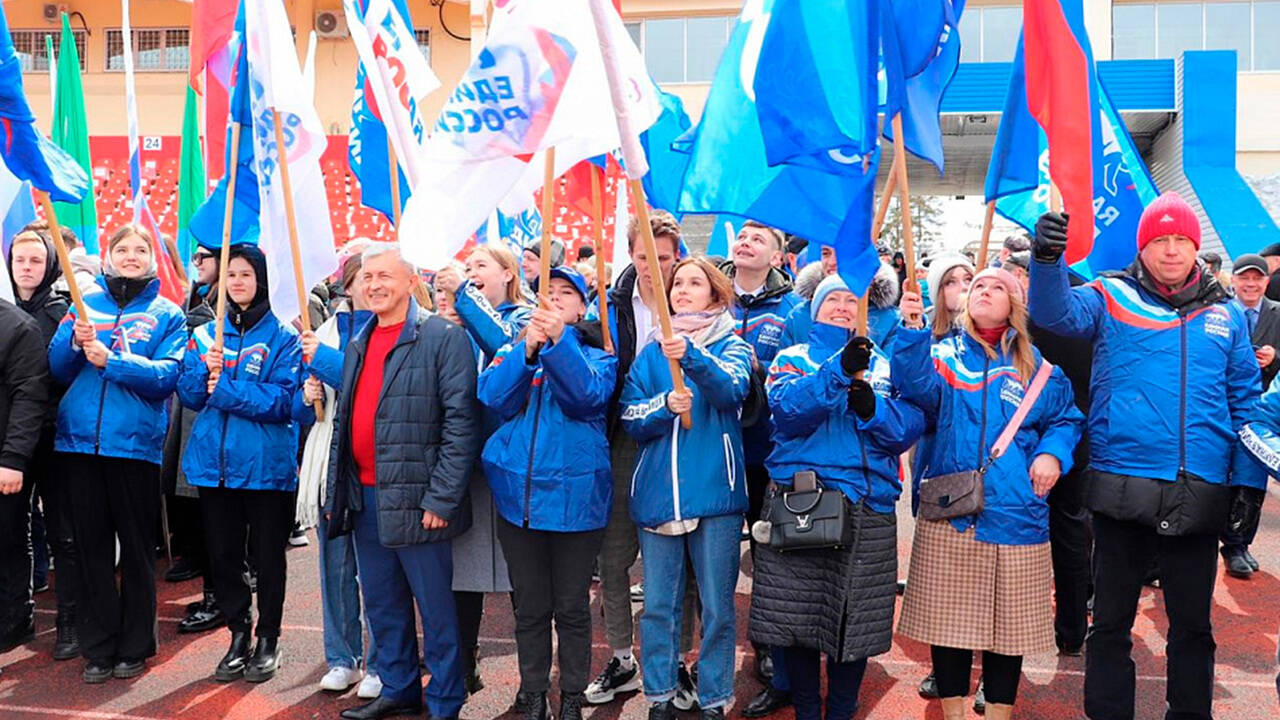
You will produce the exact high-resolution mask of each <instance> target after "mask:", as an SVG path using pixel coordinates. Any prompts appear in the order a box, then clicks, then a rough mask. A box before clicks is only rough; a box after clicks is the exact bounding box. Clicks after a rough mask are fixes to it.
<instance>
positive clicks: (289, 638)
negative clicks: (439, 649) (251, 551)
mask: <svg viewBox="0 0 1280 720" xmlns="http://www.w3.org/2000/svg"><path fill="white" fill-rule="evenodd" d="M1270 494H1271V496H1272V497H1271V498H1270V500H1269V501H1268V503H1267V505H1266V507H1265V508H1264V511H1263V519H1262V526H1261V529H1260V531H1259V533H1258V538H1257V541H1256V542H1255V544H1254V545H1253V553H1254V555H1255V556H1256V557H1257V558H1258V560H1259V561H1260V562H1261V564H1262V571H1261V572H1260V573H1256V574H1255V575H1254V576H1253V578H1252V579H1249V580H1236V579H1234V578H1229V577H1227V576H1226V575H1225V574H1222V573H1220V575H1219V580H1218V584H1217V587H1216V592H1215V595H1214V607H1213V624H1214V628H1215V631H1216V638H1217V643H1218V654H1217V683H1216V692H1215V695H1216V700H1215V705H1214V716H1215V718H1217V720H1253V719H1255V718H1276V717H1280V705H1278V704H1277V692H1276V673H1277V666H1276V665H1277V664H1276V644H1277V629H1278V628H1280V487H1277V486H1274V485H1273V489H1272V490H1271V492H1270ZM899 508H900V512H899V515H900V519H901V521H900V523H899V538H900V542H899V552H900V573H899V574H900V576H903V575H905V573H906V559H907V556H908V553H909V551H910V544H911V542H910V538H911V529H912V523H911V519H910V517H909V515H908V513H907V512H906V509H905V508H906V503H905V502H903V503H899ZM312 537H313V539H314V534H313V535H312ZM744 548H745V545H744ZM288 560H289V571H288V572H289V578H288V601H287V603H286V606H285V625H284V629H283V636H282V639H281V643H282V647H283V648H284V651H285V661H284V667H283V668H282V670H281V672H280V674H279V675H277V677H276V678H275V679H273V680H272V681H270V682H267V683H264V684H261V685H252V684H249V683H246V682H243V681H240V682H234V683H230V684H223V683H219V682H216V681H214V680H213V677H212V674H213V668H214V666H215V665H216V664H217V662H218V660H219V658H220V657H221V656H222V654H223V652H225V650H226V644H227V641H228V638H229V635H228V633H227V631H226V630H225V629H219V630H215V631H212V632H210V633H207V634H204V635H195V636H192V635H178V634H177V623H178V621H179V620H180V619H181V617H182V615H183V611H184V606H185V605H186V604H187V603H188V602H191V601H194V600H197V599H199V596H200V581H199V580H198V579H197V580H193V581H189V582H185V583H178V584H170V583H165V582H161V583H160V589H159V593H160V595H159V615H160V618H159V640H160V651H159V655H158V656H157V657H155V658H152V660H151V661H150V666H149V669H148V671H147V672H146V673H145V674H144V675H142V676H141V677H138V678H135V679H133V680H111V681H109V682H107V683H105V684H102V685H92V686H91V685H85V684H83V683H82V682H81V680H80V671H81V667H82V662H81V661H79V660H74V661H67V662H60V663H59V662H54V661H53V660H52V659H51V658H50V652H51V650H52V648H53V634H54V630H53V617H54V615H53V593H52V592H46V593H43V594H41V595H39V596H38V598H37V606H38V609H37V616H36V623H37V633H38V635H37V637H36V639H35V641H34V642H32V643H30V644H28V645H26V646H24V647H21V648H18V649H16V650H13V651H12V652H9V653H7V654H5V655H0V668H2V669H3V674H0V720H17V719H23V720H25V719H28V718H30V719H32V720H36V719H39V718H86V719H88V720H170V719H182V720H206V719H207V720H220V719H223V718H225V719H227V720H302V719H304V718H337V717H338V713H339V711H340V710H342V709H343V708H346V707H349V706H352V705H355V704H358V703H359V702H362V701H358V700H357V699H356V698H355V692H354V689H353V690H352V691H351V692H349V693H346V694H333V693H327V692H324V691H322V690H320V689H319V681H320V677H321V675H323V674H324V672H325V670H326V668H325V665H324V653H323V646H322V642H321V627H320V626H321V612H320V601H319V579H318V575H317V566H316V550H315V545H314V542H313V544H312V545H310V546H308V547H305V548H294V549H291V550H290V551H289V553H288ZM166 567H167V564H166V561H164V560H160V561H158V563H157V575H161V574H163V572H164V570H165V569H166ZM639 570H640V568H639V564H637V567H636V568H635V576H636V578H637V579H639ZM54 582H56V573H55V579H54ZM656 590H658V589H657V588H648V591H650V592H653V591H656ZM750 592H751V579H750V565H749V560H748V559H746V558H745V557H744V563H743V574H742V576H741V577H740V581H739V585H738V597H737V606H738V637H739V652H738V672H737V680H736V683H737V685H736V700H735V704H734V708H735V709H732V710H731V712H730V716H731V717H738V716H739V714H738V710H739V709H740V708H742V707H744V706H745V705H746V704H747V703H748V702H749V701H750V699H751V698H752V697H754V696H755V694H756V693H757V692H758V691H759V689H760V685H759V683H758V682H757V680H756V678H755V675H754V672H753V671H752V666H753V663H752V657H753V655H752V651H751V647H750V644H749V643H748V642H747V641H746V617H747V608H748V603H749V598H750ZM592 593H593V595H592V603H593V609H594V610H595V611H596V612H595V618H596V619H597V622H596V626H595V645H594V654H595V668H596V670H599V669H600V668H602V667H603V666H604V663H605V662H606V660H607V658H608V656H609V650H608V648H607V646H606V645H605V642H604V634H603V626H602V623H601V622H600V621H599V618H600V616H599V613H598V611H599V599H598V598H597V597H596V596H595V588H594V587H593V589H592ZM634 609H635V611H636V612H637V613H638V612H639V611H640V610H641V606H640V605H639V604H636V605H635V606H634ZM512 627H513V620H512V617H511V612H510V605H509V601H508V599H507V598H506V597H505V596H503V595H492V596H490V597H489V598H488V602H487V612H486V615H485V619H484V623H483V625H482V628H481V654H482V659H481V663H480V669H481V675H482V677H483V679H484V683H485V688H484V690H482V691H481V692H479V693H478V694H476V695H475V696H473V697H472V698H471V699H470V700H469V702H468V703H467V705H466V707H464V708H463V711H462V717H463V718H465V719H466V720H479V719H482V718H496V717H502V716H508V717H512V716H510V715H509V714H508V713H509V709H510V706H511V703H512V701H513V700H514V698H515V693H516V690H517V687H518V685H519V677H518V672H517V663H516V645H515V641H514V639H513V637H514V636H513V632H512ZM1167 630H1168V622H1167V621H1166V619H1165V615H1164V607H1163V601H1162V598H1161V595H1160V592H1159V591H1158V590H1154V589H1150V588H1148V589H1146V590H1144V592H1143V594H1142V599H1141V601H1140V603H1139V607H1138V618H1137V622H1136V624H1135V628H1134V650H1133V657H1134V661H1135V663H1136V664H1137V673H1138V705H1137V712H1136V717H1137V718H1160V717H1162V716H1163V713H1164V688H1165V681H1164V648H1165V636H1166V633H1167ZM928 664H929V652H928V648H927V647H925V646H923V645H921V644H920V643H917V642H914V641H911V640H908V639H906V638H902V637H901V636H899V637H898V638H897V640H896V641H895V643H894V647H893V650H892V651H891V652H889V653H888V654H885V655H881V656H879V657H877V658H874V659H872V661H871V663H870V666H869V668H868V670H867V675H866V679H865V681H864V682H863V686H862V691H861V699H860V700H861V708H860V710H859V713H858V716H857V717H859V718H895V719H896V718H928V719H930V720H940V719H941V718H942V710H941V708H940V707H939V705H938V703H937V702H929V701H925V700H922V699H921V698H919V697H918V696H917V695H916V686H917V684H918V683H919V681H920V679H921V678H922V677H923V676H924V675H925V674H926V673H927V672H928ZM976 674H977V669H976V668H975V675H976ZM1083 683H1084V659H1083V658H1071V657H1057V656H1053V655H1045V656H1035V657H1028V658H1027V659H1026V661H1025V664H1024V677H1023V681H1022V685H1021V688H1020V691H1019V701H1018V706H1017V708H1016V710H1015V713H1016V715H1017V716H1018V717H1021V718H1055V719H1058V718H1081V717H1083V716H1084V713H1083V710H1082V687H1083ZM646 710H647V704H646V703H645V701H644V698H643V697H641V696H639V695H631V696H629V697H626V698H625V699H624V698H620V699H619V700H618V701H617V702H615V703H612V704H610V705H604V706H599V707H595V708H589V709H588V710H587V712H586V715H587V717H589V718H593V719H594V720H615V719H627V720H631V719H636V720H638V719H640V718H644V717H645V716H646ZM686 717H688V718H692V717H696V716H694V715H686ZM773 717H774V718H776V720H791V719H792V713H791V712H790V711H789V710H787V711H783V712H779V713H777V714H776V715H774V716H773ZM973 717H977V716H976V715H973Z"/></svg>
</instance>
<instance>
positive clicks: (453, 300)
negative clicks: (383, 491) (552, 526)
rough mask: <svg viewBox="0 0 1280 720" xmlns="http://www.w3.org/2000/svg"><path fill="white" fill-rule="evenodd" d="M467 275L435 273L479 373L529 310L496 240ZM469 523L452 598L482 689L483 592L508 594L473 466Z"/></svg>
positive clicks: (468, 671)
mask: <svg viewBox="0 0 1280 720" xmlns="http://www.w3.org/2000/svg"><path fill="white" fill-rule="evenodd" d="M465 270H466V272H465V276H464V275H463V273H459V272H458V271H457V270H456V269H454V268H452V267H446V268H444V269H443V270H441V271H440V272H439V273H437V274H436V277H435V286H436V291H437V292H436V294H437V296H438V297H439V298H440V306H441V307H442V308H444V309H445V311H446V312H445V314H446V317H448V316H449V312H448V311H451V312H452V315H454V316H455V317H450V319H452V320H455V321H456V322H457V323H458V324H459V325H461V326H462V327H463V328H465V329H466V331H467V334H468V335H470V336H471V344H472V346H473V348H474V350H475V353H476V363H477V367H478V368H479V370H483V369H484V368H485V366H487V365H488V364H489V362H490V361H491V360H493V358H494V356H495V355H497V353H498V351H499V350H500V349H501V348H502V347H503V346H504V345H508V344H510V343H514V342H515V341H516V337H517V336H518V335H519V334H520V331H522V330H524V328H525V326H526V325H528V324H529V318H530V317H531V314H532V311H531V309H530V308H529V306H528V303H527V302H526V300H525V295H524V290H523V287H522V286H521V283H520V261H519V260H518V259H517V258H516V256H515V255H513V254H512V253H511V251H510V250H507V249H506V248H505V247H502V246H500V245H481V246H479V247H477V248H476V249H475V250H472V251H471V254H470V255H468V256H467V260H466V263H465ZM499 422H500V420H499V419H498V418H497V417H496V416H495V415H494V413H492V412H486V413H485V414H484V431H485V437H488V435H490V434H492V433H493V431H494V430H496V429H497V428H498V424H499ZM469 492H470V493H471V528H470V529H469V530H467V532H466V533H464V534H463V535H461V536H459V537H458V538H456V539H454V541H453V590H454V593H453V595H454V603H455V604H456V605H457V606H458V629H459V635H460V640H461V642H462V652H463V659H462V660H463V672H464V674H465V681H466V686H467V692H468V693H474V692H477V691H478V690H480V688H482V687H484V684H483V683H482V682H481V680H480V674H479V672H478V670H477V662H478V660H479V654H480V620H481V619H482V618H483V616H484V596H485V593H492V592H511V589H512V588H511V584H510V580H509V578H508V576H509V573H508V572H507V568H506V567H504V562H503V557H502V553H501V552H500V551H499V548H498V542H499V541H498V515H497V511H496V510H495V508H494V505H493V498H492V496H491V495H490V493H489V485H488V483H487V482H486V481H485V477H484V473H483V468H482V467H481V465H480V463H476V467H475V471H474V472H472V474H471V484H470V487H469Z"/></svg>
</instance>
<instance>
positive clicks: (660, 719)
mask: <svg viewBox="0 0 1280 720" xmlns="http://www.w3.org/2000/svg"><path fill="white" fill-rule="evenodd" d="M649 720H676V706H675V705H672V704H671V701H670V700H667V701H665V702H656V703H654V704H652V705H650V706H649Z"/></svg>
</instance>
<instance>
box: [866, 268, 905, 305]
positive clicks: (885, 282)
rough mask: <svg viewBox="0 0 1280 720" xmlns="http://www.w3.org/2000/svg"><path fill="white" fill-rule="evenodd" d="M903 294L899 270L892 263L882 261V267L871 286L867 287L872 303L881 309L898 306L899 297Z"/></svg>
mask: <svg viewBox="0 0 1280 720" xmlns="http://www.w3.org/2000/svg"><path fill="white" fill-rule="evenodd" d="M901 296H902V287H901V285H900V284H899V282H898V271H897V270H894V269H893V266H892V265H889V264H886V263H880V269H879V270H877V271H876V276H875V277H874V278H872V279H871V287H869V288H867V297H868V299H870V301H871V305H872V306H874V307H878V308H881V309H884V308H891V307H896V306H897V305H898V298H900V297H901Z"/></svg>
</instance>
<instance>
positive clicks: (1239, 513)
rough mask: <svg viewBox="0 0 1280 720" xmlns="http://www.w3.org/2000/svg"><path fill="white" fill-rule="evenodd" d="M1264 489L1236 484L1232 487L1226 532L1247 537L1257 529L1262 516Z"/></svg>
mask: <svg viewBox="0 0 1280 720" xmlns="http://www.w3.org/2000/svg"><path fill="white" fill-rule="evenodd" d="M1266 495H1267V493H1266V491H1265V490H1259V489H1257V488H1251V487H1244V486H1241V485H1237V486H1236V487H1234V488H1232V493H1231V512H1229V513H1228V514H1227V532H1228V533H1231V534H1232V535H1236V536H1238V537H1245V538H1247V537H1249V536H1250V535H1253V534H1254V532H1256V531H1257V529H1258V520H1259V519H1260V518H1261V517H1262V499H1263V498H1264V497H1266Z"/></svg>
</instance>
